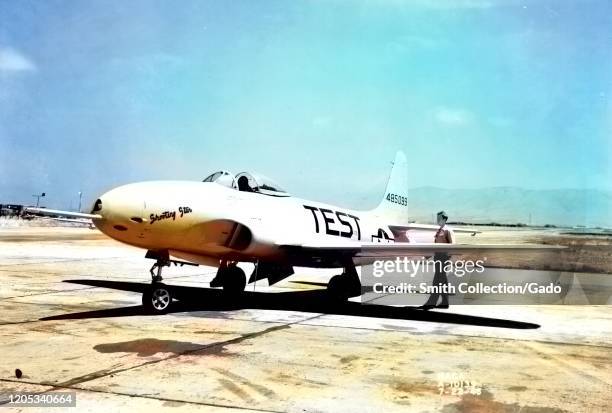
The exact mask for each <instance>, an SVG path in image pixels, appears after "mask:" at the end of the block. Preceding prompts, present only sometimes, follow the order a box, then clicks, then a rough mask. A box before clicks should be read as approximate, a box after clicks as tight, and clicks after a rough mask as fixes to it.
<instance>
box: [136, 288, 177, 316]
mask: <svg viewBox="0 0 612 413" xmlns="http://www.w3.org/2000/svg"><path fill="white" fill-rule="evenodd" d="M171 305H172V291H171V290H170V288H168V287H167V286H166V285H165V284H162V283H153V284H151V285H150V286H149V287H147V289H145V290H144V291H143V293H142V306H143V307H144V309H145V311H146V312H147V313H148V314H165V313H167V312H168V310H169V309H170V306H171Z"/></svg>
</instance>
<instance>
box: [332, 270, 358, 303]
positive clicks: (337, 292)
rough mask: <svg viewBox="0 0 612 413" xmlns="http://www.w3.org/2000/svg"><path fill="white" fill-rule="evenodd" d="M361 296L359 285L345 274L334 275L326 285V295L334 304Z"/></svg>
mask: <svg viewBox="0 0 612 413" xmlns="http://www.w3.org/2000/svg"><path fill="white" fill-rule="evenodd" d="M360 294H361V284H359V281H355V280H353V279H352V278H351V277H349V276H347V275H345V274H339V275H334V276H333V277H332V278H331V279H330V280H329V282H328V283H327V295H328V297H329V298H330V299H331V300H332V301H334V302H343V301H346V300H348V299H349V298H350V297H357V296H359V295H360Z"/></svg>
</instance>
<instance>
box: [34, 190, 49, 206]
mask: <svg viewBox="0 0 612 413" xmlns="http://www.w3.org/2000/svg"><path fill="white" fill-rule="evenodd" d="M45 195H46V194H45V193H44V192H43V193H42V194H40V195H32V196H33V197H34V198H36V208H38V207H39V205H40V198H43V197H44V196H45Z"/></svg>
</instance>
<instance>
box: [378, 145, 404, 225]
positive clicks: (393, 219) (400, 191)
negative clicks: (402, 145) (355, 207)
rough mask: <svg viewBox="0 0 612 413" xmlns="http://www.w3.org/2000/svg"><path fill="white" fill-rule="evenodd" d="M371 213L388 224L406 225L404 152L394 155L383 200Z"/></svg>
mask: <svg viewBox="0 0 612 413" xmlns="http://www.w3.org/2000/svg"><path fill="white" fill-rule="evenodd" d="M371 213H372V214H373V215H375V216H377V217H379V218H382V219H385V220H386V221H387V222H389V224H397V225H405V224H407V223H408V161H407V160H406V155H404V152H402V151H398V152H397V154H396V155H395V161H394V162H393V167H392V168H391V174H390V175H389V181H388V182H387V189H385V193H384V195H383V199H382V201H380V204H379V205H378V206H377V207H376V208H374V209H373V210H372V211H371Z"/></svg>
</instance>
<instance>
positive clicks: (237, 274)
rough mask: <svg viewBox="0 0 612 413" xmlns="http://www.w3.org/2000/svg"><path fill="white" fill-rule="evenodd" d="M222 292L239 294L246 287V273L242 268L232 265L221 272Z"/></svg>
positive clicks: (232, 294) (230, 294)
mask: <svg viewBox="0 0 612 413" xmlns="http://www.w3.org/2000/svg"><path fill="white" fill-rule="evenodd" d="M222 283H223V292H224V293H226V294H227V295H229V296H237V295H240V294H241V293H242V292H243V291H244V288H245V287H246V275H245V274H244V271H243V270H242V268H239V267H238V266H236V265H232V266H230V267H227V268H226V269H225V274H223V280H222Z"/></svg>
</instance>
